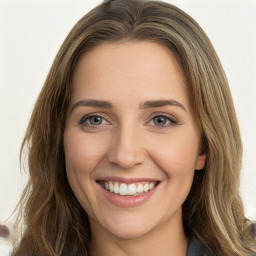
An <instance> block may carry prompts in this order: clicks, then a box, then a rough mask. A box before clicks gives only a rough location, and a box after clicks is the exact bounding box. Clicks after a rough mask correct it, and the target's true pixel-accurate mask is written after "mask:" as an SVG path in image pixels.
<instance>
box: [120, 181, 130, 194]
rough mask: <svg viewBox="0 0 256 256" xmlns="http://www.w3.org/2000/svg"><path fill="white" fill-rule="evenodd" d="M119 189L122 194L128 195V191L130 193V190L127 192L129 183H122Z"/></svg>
mask: <svg viewBox="0 0 256 256" xmlns="http://www.w3.org/2000/svg"><path fill="white" fill-rule="evenodd" d="M119 190H120V195H121V196H126V195H127V193H128V192H127V190H128V188H127V185H126V184H124V183H122V184H121V186H120V189H119Z"/></svg>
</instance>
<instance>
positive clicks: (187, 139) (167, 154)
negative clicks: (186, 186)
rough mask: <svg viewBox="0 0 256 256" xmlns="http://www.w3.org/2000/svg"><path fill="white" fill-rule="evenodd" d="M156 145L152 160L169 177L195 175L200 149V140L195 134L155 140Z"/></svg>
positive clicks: (185, 133)
mask: <svg viewBox="0 0 256 256" xmlns="http://www.w3.org/2000/svg"><path fill="white" fill-rule="evenodd" d="M154 145H155V146H154V148H152V150H151V158H152V159H154V162H155V163H157V164H158V166H160V167H161V169H162V170H164V171H165V172H166V174H167V176H173V175H183V174H188V173H191V174H193V173H194V170H195V166H196V162H197V155H198V147H199V139H198V136H197V135H196V134H195V133H193V132H182V133H178V132H177V134H175V133H173V134H172V135H170V136H166V138H162V139H160V140H155V142H154Z"/></svg>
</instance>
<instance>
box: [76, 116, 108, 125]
mask: <svg viewBox="0 0 256 256" xmlns="http://www.w3.org/2000/svg"><path fill="white" fill-rule="evenodd" d="M79 123H80V124H83V125H89V126H99V125H104V124H109V122H108V121H107V120H106V119H105V118H103V117H102V116H98V115H93V116H84V117H83V118H82V119H81V120H80V122H79Z"/></svg>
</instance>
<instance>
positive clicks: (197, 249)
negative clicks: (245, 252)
mask: <svg viewBox="0 0 256 256" xmlns="http://www.w3.org/2000/svg"><path fill="white" fill-rule="evenodd" d="M186 256H212V254H211V253H210V252H209V250H208V249H207V247H206V246H205V244H204V243H203V242H202V241H201V240H200V239H199V238H198V237H197V236H196V235H192V236H191V237H190V239H189V243H188V249H187V254H186ZM252 256H256V254H253V255H252Z"/></svg>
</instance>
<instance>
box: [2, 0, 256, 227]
mask: <svg viewBox="0 0 256 256" xmlns="http://www.w3.org/2000/svg"><path fill="white" fill-rule="evenodd" d="M101 2H102V1H101V0H100V1H99V0H94V1H93V0H90V1H88V0H62V1H61V0H59V1H57V0H30V1H29V0H27V1H25V0H20V1H18V0H16V1H14V0H2V1H1V0H0V224H1V223H5V221H6V219H7V217H8V216H9V215H10V214H11V212H12V211H13V210H14V207H15V205H16V204H17V202H18V200H19V197H20V194H21V192H22V189H23V186H24V183H25V181H26V175H25V174H21V172H20V167H19V149H20V145H21V142H22V139H23V136H24V133H25V130H26V126H27V124H28V121H29V118H30V114H31V112H32V109H33V106H34V103H35V101H36V98H37V96H38V94H39V92H40V89H41V88H42V85H43V83H44V81H45V78H46V75H47V73H48V71H49V68H50V66H51V63H52V61H53V59H54V57H55V55H56V53H57V51H58V49H59V47H60V45H61V43H62V42H63V40H64V38H65V37H66V35H67V34H68V32H69V31H70V29H71V28H72V27H73V26H74V24H75V23H76V22H77V21H78V20H79V19H80V18H81V17H82V16H83V15H84V14H85V13H86V12H88V11H89V10H90V9H91V8H93V7H95V6H96V5H97V4H99V3H101ZM168 2H170V3H173V4H175V5H177V6H178V7H180V8H182V9H183V10H184V11H186V12H187V13H189V14H190V15H191V16H192V17H193V18H194V19H195V20H196V21H198V23H199V24H200V25H201V26H202V27H203V29H204V30H205V32H206V33H207V35H208V36H209V37H210V39H211V41H212V43H213V45H214V47H215V49H216V51H217V53H218V54H219V57H220V59H221V61H222V64H223V66H224V69H225V71H226V74H227V77H228V80H229V83H230V87H231V90H232V93H233V98H234V102H235V106H236V110H237V115H238V118H239V122H240V127H241V132H242V139H243V142H244V158H243V172H242V180H241V194H242V198H243V200H244V205H245V209H246V214H247V216H248V217H249V218H253V219H256V200H255V194H256V191H255V190H256V172H255V162H254V161H255V159H256V146H255V145H256V3H255V1H254V0H251V1H249V0H240V1H235V0H219V1H216V0H215V1H209V0H200V1H195V0H175V1H174V0H173V1H168ZM216 189H217V188H216Z"/></svg>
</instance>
